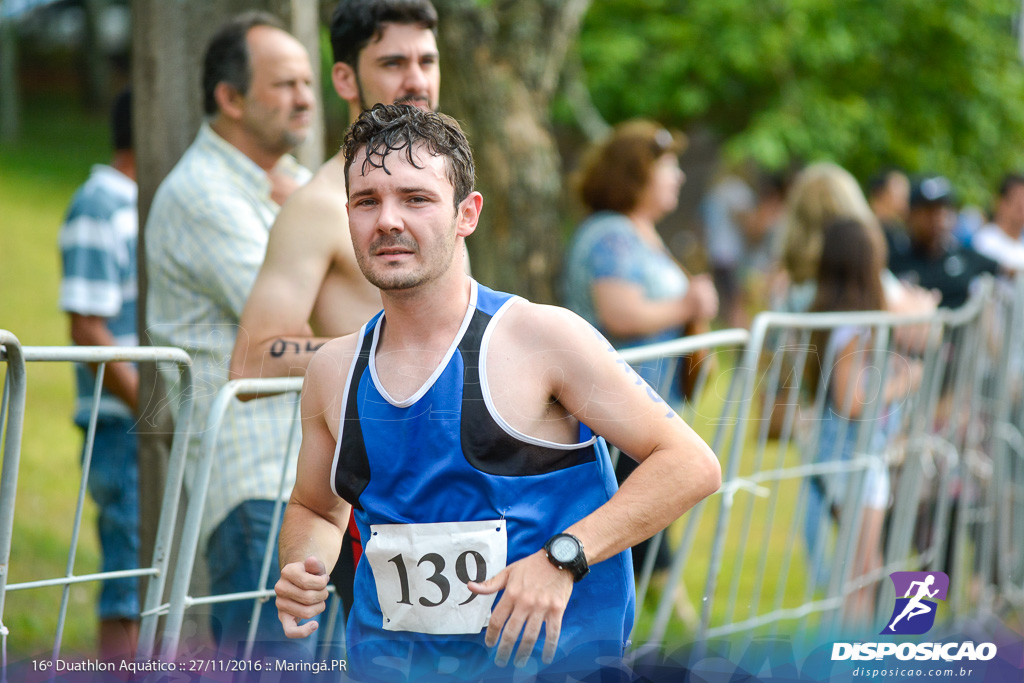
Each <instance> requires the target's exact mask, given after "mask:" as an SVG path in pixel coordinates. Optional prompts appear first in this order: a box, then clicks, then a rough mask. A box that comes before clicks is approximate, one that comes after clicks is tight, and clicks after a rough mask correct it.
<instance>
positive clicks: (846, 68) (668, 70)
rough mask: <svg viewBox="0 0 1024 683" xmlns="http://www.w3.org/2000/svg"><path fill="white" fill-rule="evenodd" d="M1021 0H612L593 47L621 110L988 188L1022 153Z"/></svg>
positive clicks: (740, 141)
mask: <svg viewBox="0 0 1024 683" xmlns="http://www.w3.org/2000/svg"><path fill="white" fill-rule="evenodd" d="M1019 10H1020V3H1019V2H1018V1H1017V0H885V1H883V0H756V1H751V0H689V1H687V0H603V1H601V0H599V1H598V2H595V3H594V5H593V6H592V7H591V9H590V11H589V13H588V14H587V17H586V20H585V23H584V28H583V32H582V36H581V54H582V58H583V62H584V65H585V68H586V74H587V81H588V85H589V87H590V90H591V93H592V96H593V99H594V102H595V104H596V105H597V107H598V109H599V110H600V111H601V112H603V114H604V115H605V116H606V117H608V118H609V119H610V120H613V121H618V120H622V119H625V118H630V117H633V116H647V117H654V118H656V119H659V120H661V121H663V122H665V123H668V124H672V125H679V126H683V127H688V126H691V125H697V124H702V125H706V126H709V127H711V128H712V129H713V130H714V131H716V132H717V133H718V134H720V135H721V136H722V137H723V139H725V140H726V147H725V149H726V153H727V154H728V155H729V156H730V157H733V158H743V157H749V158H752V159H754V160H755V161H757V162H759V163H761V164H763V165H764V166H766V167H768V168H772V169H781V168H783V167H785V166H786V165H787V164H789V163H791V162H793V161H806V160H818V159H830V160H833V161H836V162H838V163H840V164H842V165H844V166H846V167H847V168H849V169H850V170H851V171H852V172H853V173H854V174H855V175H857V176H858V177H860V178H865V177H867V176H868V175H870V174H872V173H873V172H874V171H876V170H877V169H878V168H879V167H880V166H883V165H890V164H893V165H899V166H903V167H905V168H907V169H908V170H911V171H920V172H941V173H945V174H947V175H949V176H950V177H951V178H953V179H954V180H955V182H956V183H957V185H958V187H959V189H960V191H961V193H962V195H963V196H964V197H965V198H968V199H974V200H976V201H980V200H983V199H984V198H987V197H988V195H989V193H990V192H991V189H992V187H993V186H994V184H995V182H996V180H997V178H998V177H999V176H1000V175H1001V174H1002V173H1004V172H1006V171H1008V170H1011V169H1018V168H1020V167H1021V163H1022V161H1024V159H1022V157H1024V154H1022V149H1024V107H1022V106H1021V105H1022V103H1024V67H1022V64H1021V59H1020V57H1019V55H1018V48H1017V44H1016V39H1015V36H1014V22H1015V13H1016V12H1018V11H1019Z"/></svg>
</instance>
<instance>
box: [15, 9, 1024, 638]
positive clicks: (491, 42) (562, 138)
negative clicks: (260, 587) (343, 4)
mask: <svg viewBox="0 0 1024 683" xmlns="http://www.w3.org/2000/svg"><path fill="white" fill-rule="evenodd" d="M158 4H159V3H158V2H157V0H152V1H146V0H137V1H136V2H131V3H129V2H127V0H59V1H57V2H39V1H34V0H5V1H4V2H3V4H2V5H0V41H2V42H0V278H2V282H3V291H4V292H5V294H4V296H3V297H2V298H0V327H4V328H7V329H11V330H12V331H14V332H15V333H16V334H18V335H19V336H20V338H21V340H22V342H23V343H26V344H55V345H59V344H64V343H66V341H67V326H66V323H65V322H64V319H63V317H62V314H61V312H60V310H59V309H58V307H57V305H56V302H57V301H58V298H59V297H58V291H57V289H58V284H59V282H60V259H59V258H58V254H57V245H58V230H59V229H60V227H61V224H62V223H63V222H65V220H67V219H68V218H69V217H68V216H66V215H65V209H66V207H67V206H68V203H69V201H70V200H71V197H72V194H73V192H74V189H75V187H77V186H78V185H79V184H81V183H82V182H83V181H84V180H85V178H86V176H87V173H88V169H89V166H90V165H91V164H92V163H95V162H99V161H103V160H104V159H108V158H109V157H110V151H109V144H108V142H107V141H108V139H109V134H108V132H107V130H106V121H107V113H108V112H109V110H110V108H111V106H112V105H113V104H114V103H115V99H116V98H117V96H118V93H121V92H122V91H123V90H124V88H125V87H126V86H129V85H131V86H133V88H134V96H135V98H136V99H135V102H136V105H135V106H136V116H135V119H134V120H135V122H136V123H138V121H139V120H140V117H143V119H144V117H145V116H149V115H150V114H153V113H154V112H155V111H158V112H159V118H158V123H155V124H154V125H153V127H151V128H148V129H146V130H144V131H143V132H142V135H143V136H144V137H142V138H140V137H139V130H140V129H139V127H138V126H137V127H136V129H137V130H136V138H135V147H136V150H135V151H136V153H137V154H140V155H145V156H146V159H147V161H146V164H145V165H144V166H143V167H140V169H141V170H143V172H142V173H141V174H140V180H139V192H140V195H141V196H144V197H145V198H146V199H145V202H148V201H149V200H150V199H151V198H152V194H153V191H154V190H155V188H156V186H157V184H158V183H159V181H160V179H161V178H162V173H166V171H167V170H169V168H170V167H171V166H172V165H173V163H174V162H175V161H176V156H175V155H176V154H180V150H181V148H182V145H180V144H178V145H177V147H178V149H177V151H176V152H172V151H161V150H163V149H164V148H165V147H166V148H168V150H170V149H173V148H174V145H173V144H168V143H167V140H168V139H171V138H174V137H175V136H177V139H179V140H180V139H182V137H183V138H184V140H185V141H186V142H187V141H188V140H191V139H192V137H193V136H194V135H195V131H196V128H197V126H196V125H192V123H191V122H195V121H197V120H198V119H197V117H198V116H199V107H198V106H195V101H194V100H197V99H198V96H199V93H198V92H196V93H194V98H193V99H192V100H190V99H188V98H185V99H182V98H178V99H182V101H181V102H180V103H178V102H175V101H170V100H161V99H160V98H159V97H158V96H155V95H153V93H157V94H159V93H160V92H161V89H163V90H165V91H167V93H170V92H171V91H172V90H173V88H168V87H167V85H166V84H167V82H168V81H166V80H160V79H161V78H166V75H167V73H168V71H170V70H173V69H175V68H178V65H181V64H191V63H195V65H196V66H195V68H196V69H198V55H200V54H201V53H202V50H203V47H204V45H205V42H206V40H207V39H208V38H209V34H210V33H211V31H212V26H211V28H210V30H207V31H205V33H204V34H203V35H202V36H198V35H197V36H192V35H189V34H188V33H187V32H185V33H182V34H180V35H178V34H176V33H175V31H177V30H183V29H184V28H188V27H195V26H199V25H203V24H204V23H210V22H209V20H208V19H209V16H212V15H214V14H215V15H216V16H218V17H226V16H229V15H230V14H231V13H234V12H237V11H239V10H242V9H254V8H258V9H266V10H270V11H272V12H277V13H279V14H281V15H283V16H285V17H286V19H288V20H290V21H291V23H292V26H293V27H294V26H297V25H298V23H299V22H300V21H305V25H306V26H307V27H312V30H311V31H307V32H306V33H305V34H303V35H300V34H301V33H302V32H301V31H300V30H298V29H297V28H293V32H294V33H295V34H296V36H297V37H299V38H300V39H301V40H302V41H303V43H304V44H305V45H306V46H307V47H308V48H309V47H311V48H312V49H311V50H310V52H311V54H312V55H313V62H314V64H313V66H314V71H315V75H316V78H317V79H318V82H317V86H318V87H317V88H316V89H315V90H316V102H317V116H318V121H317V126H315V128H316V130H317V132H316V133H315V134H313V135H311V136H310V138H309V139H308V141H307V142H306V144H305V145H304V146H302V147H300V148H299V149H298V151H297V155H298V157H299V159H300V161H302V162H303V163H304V164H306V165H307V166H309V167H310V168H313V169H315V167H316V166H318V165H319V163H320V162H321V161H322V160H323V159H324V158H325V157H330V156H332V155H333V153H334V151H335V150H336V149H337V148H338V144H339V142H340V140H341V138H342V136H343V134H344V130H345V127H346V124H347V122H348V120H349V116H348V114H349V112H347V110H346V108H345V107H346V105H345V103H344V102H343V101H341V100H340V99H339V98H338V97H337V96H335V94H334V91H333V89H332V88H331V84H330V74H331V63H332V59H331V57H330V49H329V44H328V38H327V34H326V26H327V24H328V20H329V17H330V13H331V11H332V10H333V9H334V5H335V4H336V3H335V2H334V1H333V0H325V1H324V2H320V3H317V2H305V3H303V2H298V1H297V0H296V1H294V2H281V1H278V2H274V1H270V0H267V1H264V2H228V1H227V0H223V1H220V0H218V2H212V3H198V2H197V3H193V6H192V7H191V8H190V9H191V12H192V15H191V19H189V21H186V22H185V23H183V24H180V25H176V26H175V27H174V28H173V30H172V29H171V28H168V29H166V30H165V29H164V28H163V27H162V26H161V25H160V24H159V20H160V14H159V11H158V10H157V7H158ZM434 4H435V5H436V7H437V10H438V14H439V17H440V19H439V23H438V32H437V42H438V48H439V50H440V59H441V64H443V68H444V73H445V86H444V88H442V89H441V102H440V109H441V110H442V111H444V112H446V113H450V114H452V115H454V116H455V117H456V118H458V119H459V120H460V121H463V122H464V124H465V127H466V129H467V132H468V133H469V138H470V141H471V143H472V144H473V146H474V151H475V153H476V154H477V157H478V158H477V164H478V182H479V187H480V189H481V191H482V192H483V193H484V195H485V197H486V201H487V211H486V212H485V219H484V222H483V224H482V228H481V230H480V231H479V232H478V233H477V234H476V236H475V237H474V238H473V239H472V240H470V241H469V243H468V244H469V250H470V255H471V262H472V269H473V274H474V276H475V277H476V278H477V279H479V280H480V281H481V282H483V283H485V284H487V285H489V286H492V287H495V288H499V289H504V290H507V291H512V292H515V293H517V294H521V295H524V296H527V297H528V298H531V299H534V300H537V301H542V302H552V303H554V302H557V303H561V304H562V305H565V306H567V307H570V308H572V309H573V310H575V311H576V312H578V313H579V314H580V315H582V316H583V317H585V318H586V319H587V320H589V321H590V322H591V323H593V324H594V325H595V326H596V327H598V328H599V329H600V330H601V331H602V332H603V333H605V334H606V336H608V338H609V339H610V340H611V341H612V343H613V344H614V345H616V346H617V347H620V348H626V347H629V346H636V345H639V344H645V343H650V342H654V341H661V340H667V339H672V338H676V337H679V336H681V335H686V334H694V333H698V332H702V331H707V330H709V329H712V328H713V327H744V326H747V325H749V322H750V320H751V319H752V317H753V316H754V315H756V313H757V312H759V311H762V310H784V311H793V312H806V311H829V310H846V311H848V310H874V309H880V308H884V309H889V310H896V311H907V312H914V311H927V310H931V309H934V308H936V307H938V306H943V307H956V306H959V305H960V304H962V303H963V302H964V301H965V300H966V299H967V297H968V295H969V293H970V291H971V288H972V286H973V282H975V279H976V277H977V276H978V275H981V274H983V273H991V274H996V275H1003V276H1006V275H1012V274H1014V273H1016V272H1018V271H1020V270H1021V269H1024V241H1022V232H1024V175H1021V173H1024V154H1022V148H1021V146H1020V144H1019V141H1020V140H1024V108H1022V107H1021V106H1020V103H1021V102H1022V101H1024V62H1022V47H1021V46H1022V45H1024V33H1022V30H1021V25H1022V16H1024V15H1022V11H1024V10H1022V6H1021V4H1020V3H1018V2H1015V1H1012V0H979V1H978V2H973V3H961V2H958V1H956V0H940V1H935V0H898V1H893V2H888V3H862V2H856V1H854V0H842V1H839V2H836V1H833V0H811V1H803V2H795V1H792V0H786V1H779V2H760V3H750V2H744V1H742V0H702V1H700V2H682V1H680V0H643V1H642V2H636V1H634V0H597V1H594V2H587V1H574V2H573V1H568V2H564V3H563V2H557V3H552V2H545V1H544V0H521V1H520V2H516V3H497V2H496V3H482V2H477V3H473V2H459V1H456V0H439V1H437V2H435V3H434ZM186 5H188V3H186ZM211 8H213V9H211ZM303 17H305V19H303ZM216 23H219V22H213V24H214V25H216ZM161 34H167V35H166V36H162V35H161ZM318 55H319V59H318ZM189 60H191V61H189ZM162 69H163V70H162ZM140 73H145V74H146V75H144V76H140ZM140 84H142V85H145V86H146V89H145V92H142V91H141V90H140ZM166 96H167V97H168V98H171V97H172V95H171V94H167V95H166ZM189 97H190V98H192V97H193V95H189ZM122 106H123V105H122ZM179 106H180V110H179V109H178V108H177V107H179ZM140 107H142V108H143V109H144V110H145V113H144V114H142V115H140V114H139V113H138V111H139V108H140ZM119 115H120V116H121V117H122V118H123V117H124V116H125V114H124V113H123V110H122V111H121V113H120V114H119ZM122 127H123V122H122ZM116 130H117V123H116V120H115V131H116ZM115 135H116V133H115ZM114 146H115V148H117V149H118V150H123V149H124V147H125V145H124V144H123V143H120V142H118V141H117V140H116V139H115V145H114ZM140 147H142V148H144V149H140ZM154 169H160V170H162V173H159V172H154ZM135 170H136V169H135V164H134V160H133V161H132V167H131V175H132V176H133V177H134V174H135ZM146 171H149V172H150V175H149V176H148V177H142V176H143V175H144V174H145V172H146ZM133 199H134V195H133ZM140 202H141V197H140ZM65 275H66V273H65ZM848 291H853V292H856V293H857V295H856V296H843V292H848ZM837 293H838V294H837ZM62 303H64V302H63V300H62ZM133 303H134V302H133ZM64 310H69V309H68V308H67V307H66V306H65V308H64ZM104 317H110V316H104ZM132 326H133V325H129V327H132ZM73 333H74V331H73ZM642 371H643V372H646V373H647V374H645V378H646V379H648V380H649V381H650V382H651V383H652V384H654V385H656V386H662V385H664V384H665V381H664V380H665V378H664V377H659V376H657V373H658V372H659V371H661V370H660V369H659V368H647V369H643V370H642ZM673 371H675V370H674V369H673ZM908 381H910V380H908ZM38 382H39V384H41V385H42V387H44V388H45V389H46V390H44V391H43V392H41V393H42V394H45V395H36V396H35V397H33V401H35V402H36V408H35V410H33V408H32V406H30V409H29V414H30V415H32V414H33V413H37V414H41V415H49V416H50V417H51V418H53V416H55V415H56V416H63V415H66V414H68V413H70V412H71V410H72V409H71V402H72V396H73V390H72V389H71V386H70V382H68V376H67V374H66V373H64V374H62V373H61V370H59V369H58V370H56V371H55V374H51V375H46V374H40V375H38ZM672 387H673V392H674V393H673V395H672V396H671V398H679V397H681V396H682V395H683V394H684V393H685V391H686V386H685V382H682V381H679V382H672ZM47 419H48V418H47ZM53 421H54V422H59V421H61V419H60V417H58V418H56V419H54V420H53ZM26 429H27V433H26V443H27V444H30V447H31V448H33V449H36V448H39V449H43V450H45V451H47V452H54V453H59V452H63V453H65V454H67V455H66V457H65V459H66V460H68V461H69V462H70V461H73V460H74V459H75V457H76V449H77V446H76V445H75V441H76V437H75V435H74V433H73V432H71V431H70V430H68V429H56V430H54V429H52V428H49V427H47V426H46V425H45V422H44V420H43V419H40V420H39V421H38V422H36V423H34V424H28V425H27V427H26ZM62 457H63V456H62ZM39 472H40V473H41V472H42V469H41V470H40V471H39ZM37 474H38V473H37ZM24 476H26V477H28V478H29V479H30V480H31V477H32V476H33V466H28V467H27V468H26V473H25V475H24ZM29 500H30V501H32V500H34V499H32V498H30V499H29ZM39 501H40V502H29V503H27V505H29V506H30V507H31V506H32V505H37V506H39V507H40V508H41V509H43V508H47V506H49V505H50V503H49V502H47V501H45V499H42V498H41V499H39ZM56 507H57V508H59V505H58V506H56ZM44 522H45V520H42V519H41V520H32V519H30V518H29V519H27V520H26V522H24V523H23V524H28V525H29V527H25V526H23V527H22V532H23V533H25V532H26V531H27V532H29V533H36V534H38V535H39V537H43V538H45V537H46V536H47V535H48V534H57V535H58V536H59V534H60V533H61V532H60V531H59V530H54V529H49V528H44V527H46V525H45V523H44ZM878 523H879V524H880V523H881V518H880V517H879V520H878ZM32 525H38V526H37V527H33V526H32ZM30 527H31V528H30ZM57 545H59V543H57ZM31 552H38V553H40V555H41V556H43V555H45V554H46V553H47V552H48V551H47V550H46V548H40V549H33V550H32V551H31ZM83 628H86V627H83ZM72 642H74V636H72Z"/></svg>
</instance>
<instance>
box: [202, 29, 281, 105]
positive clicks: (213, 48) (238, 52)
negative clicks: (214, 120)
mask: <svg viewBox="0 0 1024 683" xmlns="http://www.w3.org/2000/svg"><path fill="white" fill-rule="evenodd" d="M257 26H269V27H271V28H276V29H280V30H282V31H285V30H286V29H285V27H284V24H283V23H281V20H280V19H278V18H277V17H275V16H274V15H273V14H269V13H267V12H260V11H252V12H243V13H242V14H239V15H238V16H236V17H234V18H233V19H229V20H228V22H227V23H226V24H224V25H223V26H221V27H220V28H219V29H217V33H215V34H214V36H213V38H211V39H210V43H209V44H208V45H207V47H206V56H205V57H203V111H205V112H206V113H207V114H208V115H209V114H216V113H217V98H216V97H215V96H214V91H215V90H216V89H217V85H218V84H219V83H227V84H228V85H230V86H231V87H232V88H234V89H235V90H237V91H238V92H240V93H242V94H243V95H244V94H246V93H247V92H249V85H250V84H251V83H252V65H251V64H250V63H249V44H248V43H247V42H246V36H248V35H249V31H250V30H252V29H254V28H256V27H257Z"/></svg>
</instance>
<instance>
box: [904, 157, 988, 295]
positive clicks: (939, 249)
mask: <svg viewBox="0 0 1024 683" xmlns="http://www.w3.org/2000/svg"><path fill="white" fill-rule="evenodd" d="M952 205H953V187H952V185H951V184H950V182H949V181H948V180H947V179H946V178H943V177H942V176H932V177H926V178H922V179H920V180H918V181H917V182H915V183H914V185H913V187H912V188H911V191H910V213H909V215H908V216H907V232H906V233H905V234H890V233H887V234H886V237H887V239H888V241H889V270H891V271H892V272H893V273H894V274H895V275H896V277H898V278H900V279H901V280H904V281H906V282H909V283H911V284H915V285H918V286H920V287H924V288H925V289H934V290H937V291H938V292H939V294H941V295H942V299H941V302H940V305H941V306H943V307H945V308H956V307H957V306H960V305H962V304H963V303H964V302H965V301H966V300H967V297H968V295H969V294H970V289H971V283H972V282H973V281H974V279H975V278H976V277H977V276H979V275H981V274H982V273H995V272H996V270H997V269H998V264H996V262H995V261H993V260H991V259H989V258H986V257H984V256H982V255H981V254H979V253H977V252H976V251H974V250H973V249H970V248H969V247H963V246H961V245H960V244H958V243H957V242H956V240H954V239H953V238H952V235H951V230H952V226H953V218H954V216H953V210H952Z"/></svg>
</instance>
